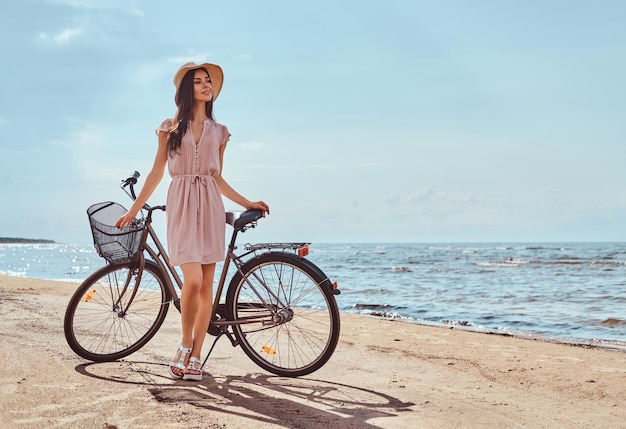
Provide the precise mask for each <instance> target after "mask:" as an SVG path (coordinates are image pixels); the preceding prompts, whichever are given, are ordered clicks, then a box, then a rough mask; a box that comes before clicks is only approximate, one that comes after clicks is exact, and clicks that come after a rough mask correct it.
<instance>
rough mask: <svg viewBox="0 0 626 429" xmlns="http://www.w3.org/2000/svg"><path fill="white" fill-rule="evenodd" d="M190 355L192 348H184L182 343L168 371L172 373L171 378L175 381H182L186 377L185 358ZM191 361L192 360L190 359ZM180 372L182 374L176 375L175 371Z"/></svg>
mask: <svg viewBox="0 0 626 429" xmlns="http://www.w3.org/2000/svg"><path fill="white" fill-rule="evenodd" d="M188 354H191V347H183V345H182V343H181V344H179V345H178V349H176V354H175V355H174V359H173V360H172V361H171V362H170V363H169V365H168V367H167V370H168V372H169V373H170V377H172V378H173V379H175V380H180V379H181V378H183V377H184V375H185V374H184V371H185V358H186V357H187V355H188ZM190 360H191V359H190ZM174 369H178V370H180V374H176V373H175V372H174V371H173V370H174Z"/></svg>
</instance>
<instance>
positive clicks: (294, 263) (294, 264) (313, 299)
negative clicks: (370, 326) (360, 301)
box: [226, 252, 339, 377]
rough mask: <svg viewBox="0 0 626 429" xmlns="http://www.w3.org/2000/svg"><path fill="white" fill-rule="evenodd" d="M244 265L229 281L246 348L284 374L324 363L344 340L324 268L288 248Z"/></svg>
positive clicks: (233, 316)
mask: <svg viewBox="0 0 626 429" xmlns="http://www.w3.org/2000/svg"><path fill="white" fill-rule="evenodd" d="M242 271H243V273H244V276H243V277H242V275H241V274H240V273H239V272H237V273H236V274H235V275H234V276H233V279H232V280H231V282H230V285H229V287H228V292H227V295H226V307H227V315H228V318H229V320H232V321H234V322H235V324H234V325H233V331H234V334H235V337H236V338H237V340H238V342H239V345H241V348H242V349H243V351H244V352H245V353H246V354H247V355H248V357H250V359H252V361H254V362H255V363H256V364H257V365H259V366H260V367H261V368H263V369H265V370H267V371H269V372H271V373H273V374H276V375H280V376H284V377H299V376H302V375H306V374H310V373H312V372H314V371H316V370H318V369H319V368H321V367H322V366H323V365H324V364H325V363H326V362H327V361H328V359H330V357H331V356H332V354H333V352H334V351H335V347H336V346H337V342H338V341H339V309H338V308H337V302H336V301H335V297H334V295H333V294H332V292H331V285H330V281H329V280H328V278H327V277H326V276H325V275H324V273H323V272H322V271H321V270H320V269H319V268H317V267H316V266H315V265H314V264H312V263H311V262H309V261H308V260H306V259H299V258H298V257H297V256H295V255H293V254H290V253H283V252H269V253H264V254H262V255H259V256H257V257H255V258H253V259H251V260H250V261H248V262H246V263H245V264H244V266H243V267H242Z"/></svg>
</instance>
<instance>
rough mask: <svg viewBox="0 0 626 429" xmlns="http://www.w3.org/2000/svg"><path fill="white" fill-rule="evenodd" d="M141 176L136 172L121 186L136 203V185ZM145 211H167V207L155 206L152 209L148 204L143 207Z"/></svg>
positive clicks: (124, 180)
mask: <svg viewBox="0 0 626 429" xmlns="http://www.w3.org/2000/svg"><path fill="white" fill-rule="evenodd" d="M139 176H141V175H140V174H139V172H138V171H134V172H133V173H132V174H131V175H130V176H128V177H127V178H126V179H122V184H121V185H120V188H122V190H123V191H124V192H125V193H126V195H128V196H129V197H130V199H131V200H133V201H135V200H136V199H137V195H135V185H136V184H137V179H139ZM126 187H128V188H129V189H126ZM142 208H143V209H144V210H148V211H150V212H151V211H153V210H163V211H165V206H154V207H151V206H149V205H148V203H146V204H144V205H143V207H142Z"/></svg>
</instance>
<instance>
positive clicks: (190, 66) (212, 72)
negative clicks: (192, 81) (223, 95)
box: [174, 62, 224, 101]
mask: <svg viewBox="0 0 626 429" xmlns="http://www.w3.org/2000/svg"><path fill="white" fill-rule="evenodd" d="M196 69H205V70H206V72H207V73H208V74H209V76H210V77H211V84H212V85H213V101H215V99H216V98H217V96H218V95H219V94H220V91H221V90H222V84H223V83H224V72H223V71H222V68H221V67H220V66H218V65H217V64H211V63H203V64H196V63H193V62H192V63H186V64H184V65H183V66H182V67H181V68H179V69H178V71H177V72H176V74H175V75H174V86H176V92H178V90H179V88H180V83H181V82H182V81H183V78H184V77H185V74H187V72H188V71H189V70H196Z"/></svg>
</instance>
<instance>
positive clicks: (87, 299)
mask: <svg viewBox="0 0 626 429" xmlns="http://www.w3.org/2000/svg"><path fill="white" fill-rule="evenodd" d="M95 294H96V290H95V289H93V290H92V291H90V292H89V293H88V294H87V295H86V296H85V302H89V301H91V298H93V296H94V295H95Z"/></svg>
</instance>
